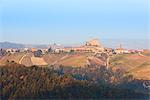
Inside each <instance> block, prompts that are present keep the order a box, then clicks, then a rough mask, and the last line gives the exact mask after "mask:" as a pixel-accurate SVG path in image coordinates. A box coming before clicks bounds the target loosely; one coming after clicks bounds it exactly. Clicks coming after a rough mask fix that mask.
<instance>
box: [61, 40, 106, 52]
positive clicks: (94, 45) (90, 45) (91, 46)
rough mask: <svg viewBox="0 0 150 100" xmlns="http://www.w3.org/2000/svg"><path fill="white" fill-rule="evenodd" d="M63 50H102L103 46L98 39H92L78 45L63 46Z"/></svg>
mask: <svg viewBox="0 0 150 100" xmlns="http://www.w3.org/2000/svg"><path fill="white" fill-rule="evenodd" d="M63 51H64V52H70V51H76V52H103V51H104V48H103V46H102V44H101V43H100V42H99V40H98V39H92V40H90V41H88V42H86V43H85V45H83V46H80V47H69V48H64V49H63Z"/></svg>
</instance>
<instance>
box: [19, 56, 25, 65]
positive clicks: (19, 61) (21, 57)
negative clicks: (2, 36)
mask: <svg viewBox="0 0 150 100" xmlns="http://www.w3.org/2000/svg"><path fill="white" fill-rule="evenodd" d="M26 56H27V55H26V54H25V55H24V56H22V57H21V59H20V60H19V64H21V62H22V60H23V59H24V57H26Z"/></svg>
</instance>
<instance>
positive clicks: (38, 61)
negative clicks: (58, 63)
mask: <svg viewBox="0 0 150 100" xmlns="http://www.w3.org/2000/svg"><path fill="white" fill-rule="evenodd" d="M31 61H32V64H33V65H47V64H48V63H46V62H45V60H44V59H43V58H39V57H34V56H32V57H31Z"/></svg>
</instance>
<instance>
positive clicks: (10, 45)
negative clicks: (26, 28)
mask: <svg viewBox="0 0 150 100" xmlns="http://www.w3.org/2000/svg"><path fill="white" fill-rule="evenodd" d="M49 47H52V48H63V46H62V45H57V44H52V45H32V44H20V43H11V42H0V48H2V49H8V48H13V49H15V48H18V49H19V48H49Z"/></svg>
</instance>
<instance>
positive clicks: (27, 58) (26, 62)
mask: <svg viewBox="0 0 150 100" xmlns="http://www.w3.org/2000/svg"><path fill="white" fill-rule="evenodd" d="M31 57H32V54H31V53H28V54H26V56H25V57H24V58H23V59H22V61H21V64H23V65H26V66H32V65H33V64H32V61H31Z"/></svg>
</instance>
